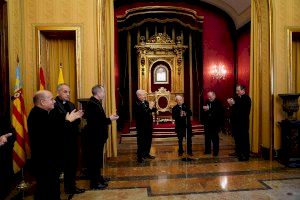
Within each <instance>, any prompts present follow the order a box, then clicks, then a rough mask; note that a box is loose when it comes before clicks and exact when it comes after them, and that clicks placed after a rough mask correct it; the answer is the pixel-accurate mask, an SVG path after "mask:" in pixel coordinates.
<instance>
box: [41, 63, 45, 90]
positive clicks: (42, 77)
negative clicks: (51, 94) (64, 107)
mask: <svg viewBox="0 0 300 200" xmlns="http://www.w3.org/2000/svg"><path fill="white" fill-rule="evenodd" d="M45 89H46V82H45V76H44V70H43V68H42V67H40V90H45Z"/></svg>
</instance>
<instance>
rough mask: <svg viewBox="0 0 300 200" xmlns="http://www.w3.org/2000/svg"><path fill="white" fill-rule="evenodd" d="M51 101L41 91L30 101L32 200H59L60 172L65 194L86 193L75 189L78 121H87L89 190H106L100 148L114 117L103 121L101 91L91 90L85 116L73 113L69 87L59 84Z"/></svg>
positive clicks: (29, 128)
mask: <svg viewBox="0 0 300 200" xmlns="http://www.w3.org/2000/svg"><path fill="white" fill-rule="evenodd" d="M57 94H58V95H57V97H56V98H55V99H54V98H53V95H52V93H51V92H50V91H47V90H40V91H38V92H37V93H36V94H35V95H34V97H33V103H34V107H33V108H32V110H31V111H30V114H29V116H28V132H29V139H30V147H31V158H32V166H33V169H32V172H33V175H34V176H35V178H36V192H35V196H34V199H35V200H48V199H49V200H59V199H60V180H59V176H60V173H61V172H64V190H65V193H67V194H78V193H82V192H84V191H85V190H84V189H80V188H78V187H76V171H77V163H78V160H77V159H78V142H77V136H78V135H79V124H80V119H81V118H82V117H83V115H84V114H85V115H86V118H87V138H88V140H89V146H88V149H89V150H88V155H89V159H88V173H89V179H90V187H91V189H102V188H105V187H107V182H108V181H109V180H106V179H104V178H103V177H102V176H101V174H100V173H101V170H100V169H101V167H102V158H103V147H104V144H105V143H106V140H107V138H108V132H107V130H108V128H107V126H108V124H110V123H111V121H114V120H117V119H118V116H117V115H112V116H110V117H109V118H107V117H106V115H105V113H104V109H103V107H102V103H101V101H102V100H103V99H104V97H105V91H104V88H103V87H102V86H101V85H96V86H94V87H93V88H92V95H93V96H92V97H91V98H90V100H89V102H88V105H87V108H86V110H85V113H84V112H83V111H82V110H76V107H75V105H74V104H73V103H72V102H70V87H69V86H68V85H67V84H60V85H58V87H57Z"/></svg>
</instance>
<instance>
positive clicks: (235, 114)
mask: <svg viewBox="0 0 300 200" xmlns="http://www.w3.org/2000/svg"><path fill="white" fill-rule="evenodd" d="M236 94H237V96H236V97H235V98H234V99H233V98H229V99H227V102H228V103H229V105H230V106H231V107H232V117H231V123H232V133H233V137H234V140H235V147H236V152H235V153H236V155H237V157H238V159H239V160H240V161H247V160H249V154H250V144H249V115H250V110H251V99H250V97H249V96H248V95H247V94H245V86H243V85H237V86H236Z"/></svg>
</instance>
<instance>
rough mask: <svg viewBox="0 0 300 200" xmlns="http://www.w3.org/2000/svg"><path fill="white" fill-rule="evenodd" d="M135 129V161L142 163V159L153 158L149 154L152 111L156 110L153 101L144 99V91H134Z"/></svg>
mask: <svg viewBox="0 0 300 200" xmlns="http://www.w3.org/2000/svg"><path fill="white" fill-rule="evenodd" d="M136 96H137V98H138V99H137V101H136V106H135V107H136V130H137V145H138V149H137V161H138V162H139V163H142V162H143V160H144V159H154V158H155V157H154V156H152V155H150V149H151V143H152V129H153V117H152V113H153V112H156V108H155V107H154V102H148V101H146V91H145V90H141V89H140V90H137V91H136Z"/></svg>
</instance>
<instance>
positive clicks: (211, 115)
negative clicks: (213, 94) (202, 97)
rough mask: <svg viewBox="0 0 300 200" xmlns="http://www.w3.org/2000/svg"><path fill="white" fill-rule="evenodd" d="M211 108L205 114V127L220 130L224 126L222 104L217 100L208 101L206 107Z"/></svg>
mask: <svg viewBox="0 0 300 200" xmlns="http://www.w3.org/2000/svg"><path fill="white" fill-rule="evenodd" d="M206 105H208V106H209V110H208V111H205V112H204V125H205V126H206V128H215V129H220V128H221V127H222V126H223V124H224V108H223V105H222V103H221V102H220V101H219V100H218V99H215V100H214V101H212V102H211V101H209V100H207V101H206V103H205V106H206Z"/></svg>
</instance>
